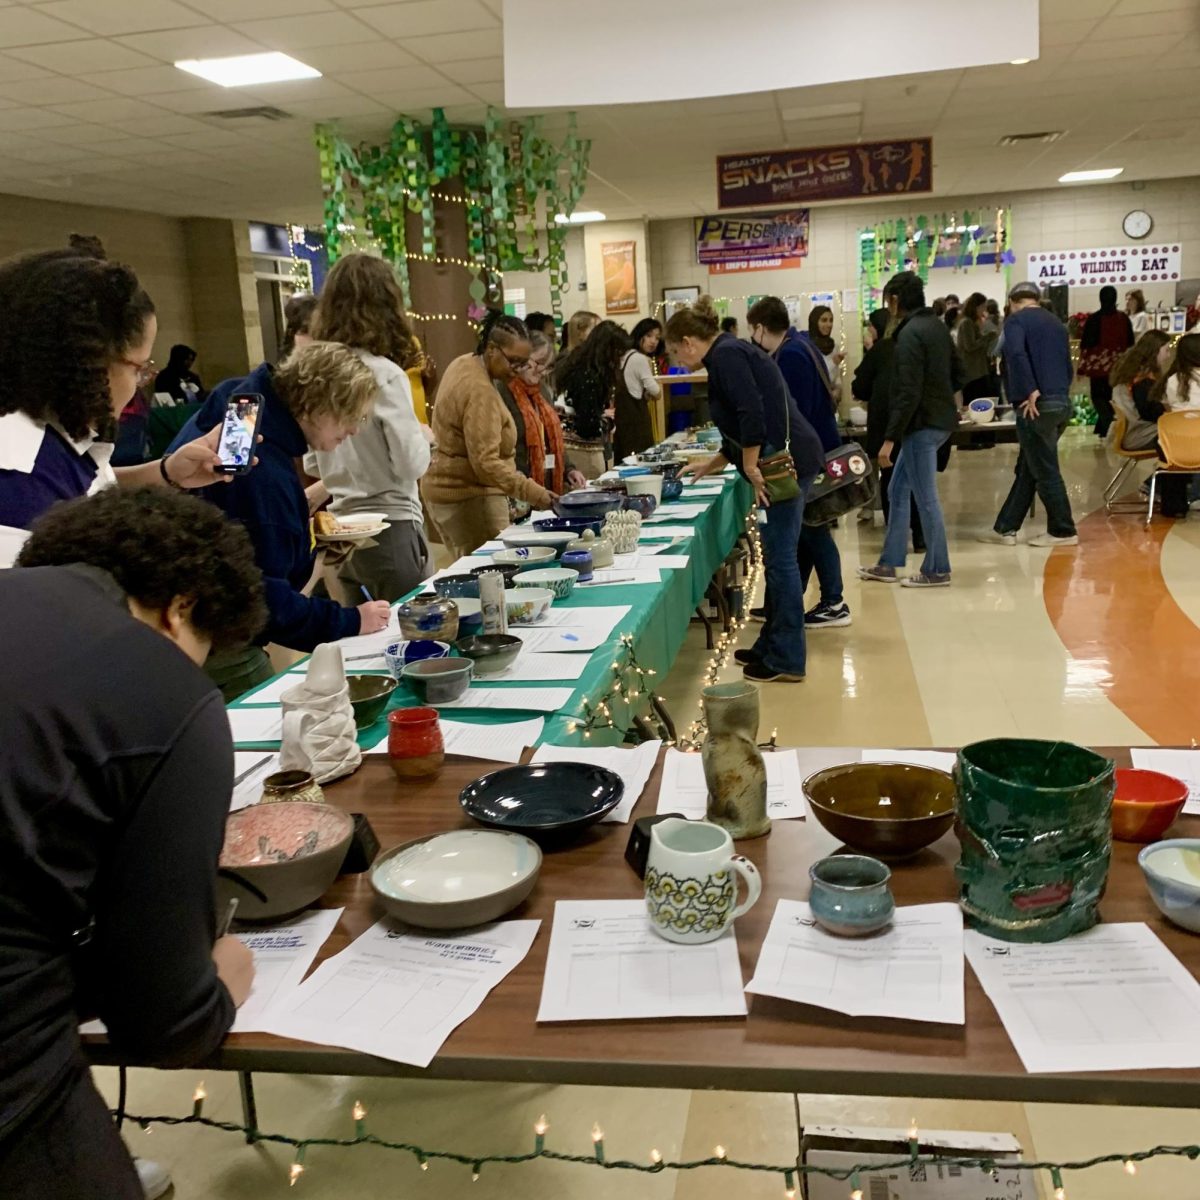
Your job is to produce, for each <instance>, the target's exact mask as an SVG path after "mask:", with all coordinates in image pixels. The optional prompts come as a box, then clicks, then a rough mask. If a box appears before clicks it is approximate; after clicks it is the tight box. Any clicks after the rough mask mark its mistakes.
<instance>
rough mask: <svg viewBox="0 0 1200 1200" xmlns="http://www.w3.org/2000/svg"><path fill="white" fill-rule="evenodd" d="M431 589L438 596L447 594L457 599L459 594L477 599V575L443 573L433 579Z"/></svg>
mask: <svg viewBox="0 0 1200 1200" xmlns="http://www.w3.org/2000/svg"><path fill="white" fill-rule="evenodd" d="M433 590H434V591H435V592H437V594H438V595H439V596H449V597H450V599H451V600H457V599H458V597H459V596H470V597H471V598H472V599H475V600H478V599H479V577H478V576H477V575H475V574H473V573H472V574H464V575H443V576H442V577H441V578H440V579H435V580H433ZM459 619H460V620H461V619H462V610H461V609H460V610H459Z"/></svg>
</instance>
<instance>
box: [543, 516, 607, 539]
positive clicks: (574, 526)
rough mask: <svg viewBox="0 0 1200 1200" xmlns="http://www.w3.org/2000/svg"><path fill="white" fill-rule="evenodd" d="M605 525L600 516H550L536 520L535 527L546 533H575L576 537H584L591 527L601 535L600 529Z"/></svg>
mask: <svg viewBox="0 0 1200 1200" xmlns="http://www.w3.org/2000/svg"><path fill="white" fill-rule="evenodd" d="M603 526H604V521H603V519H602V518H600V517H548V518H547V519H546V520H544V521H534V523H533V527H534V529H540V530H542V531H543V532H546V533H567V532H570V533H573V534H574V535H575V536H576V537H583V535H584V532H585V531H586V530H588V529H590V530H591V531H592V532H593V533H594V534H597V535H599V533H600V530H601V529H602V528H603Z"/></svg>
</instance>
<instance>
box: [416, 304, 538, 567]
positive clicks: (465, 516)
mask: <svg viewBox="0 0 1200 1200" xmlns="http://www.w3.org/2000/svg"><path fill="white" fill-rule="evenodd" d="M531 353H532V347H531V346H530V344H529V334H528V332H527V330H526V329H525V325H524V323H523V322H521V321H519V320H517V318H516V317H509V316H505V314H504V313H502V312H499V311H498V310H495V309H493V310H492V312H491V313H489V314H488V317H487V320H486V321H484V323H483V328H482V329H481V330H480V331H479V344H478V346H477V347H476V349H475V352H474V353H473V354H463V355H460V356H459V357H458V358H456V359H455V360H454V361H453V362H452V363H451V364H450V365H449V366H448V367H447V368H446V373H445V375H443V376H442V382H441V386H440V387H439V388H438V397H437V404H435V405H434V409H433V440H434V443H435V444H436V446H437V449H436V450H435V451H434V455H433V461H432V462H431V463H430V466H429V470H428V472H427V473H426V475H425V478H424V479H422V480H421V494H422V496H423V497H424V499H425V506H426V509H427V510H428V513H429V516H430V519H431V520H432V521H433V523H434V525H435V526H436V527H437V529H438V532H439V534H440V536H441V539H442V544H443V545H444V546H445V547H446V548H447V549H448V550H449V551H450V552H451V553H452V554H453V555H454V556H455V557H456V558H457V557H459V556H461V555H464V554H470V553H471V552H472V551H474V550H477V549H478V548H479V547H480V546H482V545H483V543H484V542H486V541H488V540H489V539H491V538H494V537H495V536H496V534H498V533H499V532H500V531H501V530H502V529H504V528H505V527H506V526H507V525H508V523H509V513H508V501H509V498H510V497H511V498H512V499H514V500H519V501H521V502H523V503H525V504H528V505H530V506H531V507H532V508H549V507H550V502H551V501H552V500H553V499H554V497H555V493H553V492H551V491H548V490H547V489H546V488H544V487H543V486H542V485H541V484H539V483H535V482H534V481H533V480H532V479H530V478H529V477H528V476H526V475H522V474H521V472H520V471H518V470H517V463H516V446H517V424H516V422H515V421H514V420H513V418H512V415H511V414H510V413H509V411H508V409H507V408H506V407H505V405H504V401H503V400H501V398H500V395H499V393H498V392H497V391H496V388H495V386H494V385H495V384H497V383H507V382H508V381H509V380H511V379H512V377H513V373H514V372H515V371H518V370H520V369H522V368H524V367H525V365H526V364H527V363H528V362H529V356H530V354H531Z"/></svg>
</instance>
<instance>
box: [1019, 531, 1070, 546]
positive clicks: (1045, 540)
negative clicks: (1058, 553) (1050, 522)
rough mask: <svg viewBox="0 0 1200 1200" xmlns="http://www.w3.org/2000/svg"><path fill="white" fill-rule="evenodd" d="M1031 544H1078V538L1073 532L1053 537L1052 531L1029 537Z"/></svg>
mask: <svg viewBox="0 0 1200 1200" xmlns="http://www.w3.org/2000/svg"><path fill="white" fill-rule="evenodd" d="M1029 545H1031V546H1078V545H1079V538H1078V537H1077V536H1076V535H1075V534H1071V536H1070V537H1055V536H1054V534H1052V533H1043V534H1039V535H1038V536H1037V537H1035V538H1030V539H1029Z"/></svg>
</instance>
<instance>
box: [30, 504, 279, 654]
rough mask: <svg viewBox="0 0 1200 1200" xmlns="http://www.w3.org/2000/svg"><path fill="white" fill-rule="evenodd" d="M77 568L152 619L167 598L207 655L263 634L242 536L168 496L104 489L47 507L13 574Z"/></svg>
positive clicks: (256, 577) (256, 582)
mask: <svg viewBox="0 0 1200 1200" xmlns="http://www.w3.org/2000/svg"><path fill="white" fill-rule="evenodd" d="M69 563H82V564H84V565H86V566H89V567H99V568H100V569H101V570H104V571H107V572H108V573H109V574H110V575H111V576H112V577H113V578H114V579H115V580H116V581H117V583H118V584H120V586H121V587H122V588H123V589H124V591H125V594H126V595H127V596H131V597H132V598H133V599H134V600H137V601H138V603H139V604H142V605H144V606H145V607H146V608H149V609H152V610H154V611H156V612H161V611H163V610H165V609H166V608H167V607H168V606H169V605H170V603H171V601H172V600H174V599H175V597H176V596H184V597H186V598H187V599H188V600H191V601H192V602H193V604H192V611H191V623H192V626H193V627H194V628H195V630H196V631H197V632H198V633H200V634H202V635H204V636H206V637H209V638H211V639H212V643H213V649H214V650H219V649H223V648H227V647H232V646H244V645H246V644H247V643H248V642H250V641H251V639H253V638H254V636H255V635H256V634H257V633H259V632H260V631H261V630H262V629H264V628H265V627H266V624H267V606H266V601H265V599H264V595H263V581H262V572H261V571H259V569H258V566H257V565H256V563H255V561H254V548H253V546H252V545H251V543H250V536H249V534H247V533H246V531H245V529H243V528H242V526H241V525H238V524H235V523H234V522H232V521H229V520H227V519H226V518H225V516H224V514H223V513H222V512H221V510H220V509H218V508H216V507H214V506H213V505H211V504H206V503H205V502H204V501H203V500H200V499H198V498H196V497H193V496H188V495H185V494H184V493H182V492H176V491H172V490H171V489H170V488H161V487H147V488H121V487H113V488H108V489H106V490H105V491H103V492H99V493H97V494H96V495H95V496H89V497H86V498H84V499H81V500H68V501H66V502H65V503H62V504H56V505H55V506H54V507H53V508H52V509H50V511H49V512H48V513H46V515H45V516H44V517H42V518H41V519H40V520H38V521H37V522H36V524H35V525H34V527H33V532H32V533H31V534H30V536H29V539H28V541H26V543H25V545H24V546H22V547H21V553H20V555H19V556H18V558H17V566H18V567H58V566H66V565H67V564H69Z"/></svg>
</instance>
